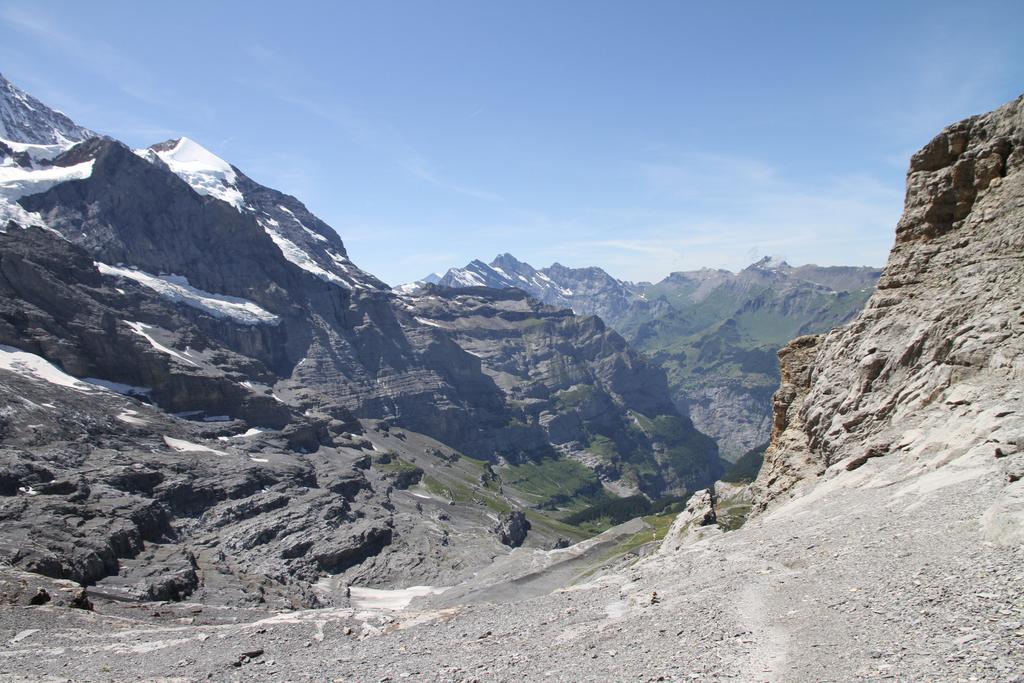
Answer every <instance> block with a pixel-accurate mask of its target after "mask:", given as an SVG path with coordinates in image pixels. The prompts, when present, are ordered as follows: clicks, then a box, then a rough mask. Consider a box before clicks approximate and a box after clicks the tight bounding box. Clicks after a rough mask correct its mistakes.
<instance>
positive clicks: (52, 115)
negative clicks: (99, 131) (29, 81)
mask: <svg viewBox="0 0 1024 683" xmlns="http://www.w3.org/2000/svg"><path fill="white" fill-rule="evenodd" d="M92 137H96V133H94V132H92V131H91V130H89V129H88V128H83V127H82V126H79V125H78V124H76V123H75V122H74V121H72V120H71V119H69V118H68V117H67V115H65V114H63V113H61V112H59V111H55V110H53V109H50V108H49V107H47V106H46V105H45V104H43V103H42V102H40V101H39V100H37V99H36V98H34V97H32V96H31V95H29V94H28V93H27V92H25V91H23V90H21V89H20V88H18V87H16V86H15V85H14V84H13V83H11V82H10V81H8V80H7V79H6V78H4V77H3V74H0V139H3V140H4V142H5V144H8V145H10V143H12V142H14V143H18V144H21V145H42V146H50V145H55V146H58V147H64V146H67V145H68V143H74V142H82V141H83V140H87V139H89V138H92ZM14 151H15V152H23V151H26V150H24V149H15V150H14Z"/></svg>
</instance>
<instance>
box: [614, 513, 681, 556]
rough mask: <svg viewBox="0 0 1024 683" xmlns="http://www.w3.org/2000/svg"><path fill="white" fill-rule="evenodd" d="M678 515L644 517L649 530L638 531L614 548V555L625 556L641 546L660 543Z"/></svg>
mask: <svg viewBox="0 0 1024 683" xmlns="http://www.w3.org/2000/svg"><path fill="white" fill-rule="evenodd" d="M678 514H679V513H676V512H672V513H666V514H661V515H648V516H646V517H644V521H645V522H647V523H648V524H649V525H650V526H651V528H649V529H644V530H643V531H639V532H637V533H635V534H633V535H632V536H630V537H629V538H628V539H626V541H625V542H623V543H622V544H621V545H619V546H617V547H616V548H615V552H614V555H616V556H617V555H625V554H626V553H630V552H633V551H635V550H636V549H637V548H640V547H641V546H645V545H647V544H648V543H655V542H660V541H662V540H663V539H664V538H665V536H666V535H667V534H668V530H669V528H671V526H672V522H674V521H675V520H676V516H677V515H678Z"/></svg>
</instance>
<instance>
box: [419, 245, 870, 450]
mask: <svg viewBox="0 0 1024 683" xmlns="http://www.w3.org/2000/svg"><path fill="white" fill-rule="evenodd" d="M879 273H880V271H878V270H877V269H873V268H863V267H844V266H831V267H821V266H815V265H804V266H799V267H793V266H791V265H789V264H788V263H786V262H785V261H777V260H775V259H772V258H769V257H765V258H763V259H761V260H760V261H758V262H757V263H754V264H752V265H750V266H749V267H747V268H745V269H743V270H742V271H740V272H739V273H732V272H730V271H727V270H714V269H709V268H705V269H702V270H698V271H690V272H678V273H672V274H671V275H669V276H668V277H667V278H665V279H664V280H662V281H661V282H658V283H655V284H652V283H631V282H625V281H621V280H617V279H615V278H613V277H612V276H611V275H609V274H608V273H606V272H605V271H603V270H601V269H600V268H567V267H565V266H563V265H561V264H558V263H556V264H554V265H552V266H551V267H549V268H542V269H540V270H538V269H535V268H533V267H532V266H531V265H529V264H528V263H523V262H522V261H519V260H517V259H516V258H515V257H513V256H512V255H510V254H502V255H500V256H498V257H496V258H495V259H494V260H493V261H492V262H491V263H490V264H486V263H484V262H482V261H473V262H472V263H470V264H468V265H467V266H466V267H464V268H452V269H450V270H449V271H448V272H447V273H445V275H444V277H442V278H441V279H440V280H439V281H438V284H439V285H442V286H445V287H491V288H496V289H503V288H509V287H515V288H518V289H522V290H523V291H525V292H528V293H529V294H531V295H532V296H534V297H536V298H538V299H539V300H541V301H543V302H544V303H547V304H549V305H552V306H557V307H564V308H569V309H572V310H573V311H574V312H576V313H577V314H580V315H597V316H599V317H601V319H602V320H604V321H605V322H606V323H608V324H609V325H610V326H611V327H613V328H614V329H615V330H617V331H618V332H620V333H621V334H622V335H623V336H624V337H625V338H626V340H627V341H628V342H629V344H630V345H631V346H633V347H634V348H636V349H637V350H639V351H641V352H643V353H645V354H647V355H648V356H649V357H651V358H652V359H654V360H655V361H656V362H657V363H659V364H660V365H662V366H663V367H664V368H665V369H666V371H667V372H668V376H669V386H670V390H671V392H672V395H673V398H674V400H675V402H676V405H677V406H678V407H679V408H680V409H681V410H682V411H684V412H685V413H686V414H688V415H689V417H691V418H692V420H693V422H694V424H695V425H696V426H697V428H698V429H700V430H701V431H703V432H704V433H706V434H709V435H711V436H712V437H713V438H715V440H716V441H717V442H718V445H719V449H720V452H721V455H722V457H723V458H725V459H726V460H729V461H735V460H737V459H739V458H740V457H741V456H742V455H744V454H745V453H747V452H749V451H751V450H753V449H755V448H757V447H759V446H763V445H764V444H765V443H766V442H767V440H768V435H769V432H770V425H771V396H772V394H773V393H774V392H775V390H776V389H777V388H778V386H779V373H778V367H777V363H776V359H775V351H776V350H777V349H778V348H779V347H781V346H782V345H784V344H786V343H787V342H788V341H789V340H790V339H792V338H793V337H795V336H797V335H802V334H809V333H815V332H824V331H827V330H829V329H832V328H833V327H835V326H837V325H839V324H841V323H843V322H846V321H847V320H849V319H850V318H851V317H852V316H853V315H854V314H855V313H856V312H857V311H859V310H860V308H861V307H862V306H863V304H864V302H865V301H866V300H867V298H868V296H869V295H870V293H871V291H872V290H873V288H874V283H875V281H876V280H877V279H878V276H879ZM406 289H407V290H408V291H415V288H413V289H409V287H408V286H406Z"/></svg>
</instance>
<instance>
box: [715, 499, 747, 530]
mask: <svg viewBox="0 0 1024 683" xmlns="http://www.w3.org/2000/svg"><path fill="white" fill-rule="evenodd" d="M752 507H753V506H752V505H751V504H750V503H748V502H725V503H719V505H718V525H719V526H720V527H722V528H723V529H725V530H726V531H735V530H736V529H739V528H740V527H741V526H743V523H744V522H746V521H747V516H748V515H749V514H750V509H751V508H752Z"/></svg>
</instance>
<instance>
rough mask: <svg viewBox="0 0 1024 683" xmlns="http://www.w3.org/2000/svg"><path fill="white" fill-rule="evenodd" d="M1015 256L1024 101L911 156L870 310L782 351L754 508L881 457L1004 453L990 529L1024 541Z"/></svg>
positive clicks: (1023, 351)
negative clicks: (1003, 477)
mask: <svg viewBox="0 0 1024 683" xmlns="http://www.w3.org/2000/svg"><path fill="white" fill-rule="evenodd" d="M1022 254H1024V99H1017V100H1016V101H1014V102H1011V103H1010V104H1007V105H1005V106H1004V107H1002V108H1000V109H998V110H996V111H994V112H992V113H990V114H986V115H984V116H976V117H973V118H970V119H967V120H966V121H963V122H960V123H958V124H955V125H953V126H950V127H949V128H947V129H945V130H944V131H943V132H942V133H940V134H939V135H938V136H937V137H935V139H933V140H932V141H931V142H930V143H928V145H927V146H925V148H924V149H922V150H921V151H920V152H918V153H917V154H915V155H914V157H913V159H912V160H911V164H910V171H909V173H908V175H907V196H906V207H905V210H904V214H903V216H902V218H901V219H900V222H899V224H898V225H897V227H896V244H895V246H894V247H893V250H892V253H891V255H890V257H889V262H888V264H887V265H886V268H885V270H884V272H883V274H882V278H881V279H880V280H879V283H878V288H877V291H876V292H875V294H874V295H872V297H871V299H870V300H869V301H868V303H867V306H866V307H865V309H864V311H863V312H862V313H861V314H860V315H859V316H858V317H857V318H855V319H854V320H853V321H852V322H851V323H850V324H849V325H846V326H844V327H841V328H838V329H836V330H834V331H833V332H831V333H829V334H827V335H824V336H819V337H801V338H798V339H796V340H794V341H793V342H792V343H790V344H789V346H787V347H786V348H785V349H783V350H782V351H781V352H780V354H779V358H780V362H781V366H782V376H783V384H782V388H781V389H780V391H779V393H778V394H777V396H776V398H775V408H774V426H773V434H772V443H771V446H770V447H769V449H768V451H767V453H766V456H765V466H764V468H763V469H762V470H761V474H760V476H759V478H758V480H757V487H756V488H757V490H758V491H759V494H760V498H759V502H760V504H761V505H762V506H764V505H767V504H769V503H771V502H772V501H774V500H776V499H779V498H782V497H785V496H787V495H790V494H791V493H792V492H793V491H794V490H795V489H797V488H798V487H800V486H802V485H805V484H807V483H809V482H813V481H815V480H816V479H818V478H819V477H820V476H822V475H823V474H826V473H832V472H834V471H836V470H854V469H857V468H859V467H862V466H863V465H864V464H865V463H866V462H867V461H868V460H869V459H873V458H897V459H901V460H903V459H905V460H908V461H910V462H915V461H919V462H921V463H922V465H921V466H922V467H939V466H941V464H942V462H939V463H933V464H931V465H926V464H924V463H926V462H927V461H928V457H929V456H931V455H934V454H935V453H941V454H942V458H941V460H942V461H943V462H948V461H952V460H956V459H966V460H970V459H972V458H991V459H995V458H998V459H999V460H1000V462H1001V463H1003V466H1004V467H1005V468H1007V470H1008V473H1007V484H1008V486H1007V488H1006V491H1005V492H1004V494H1003V496H1001V497H1000V498H999V500H997V501H995V502H994V505H993V509H992V515H991V516H990V518H989V519H988V520H987V526H986V533H987V534H988V537H989V538H991V539H992V540H994V541H999V542H1004V543H1020V542H1021V541H1024V516H1022V515H1024V493H1022V491H1021V487H1022V484H1021V483H1020V482H1019V481H1014V475H1013V474H1012V472H1010V470H1012V469H1013V468H1014V467H1017V468H1018V469H1019V467H1020V465H1019V464H1016V463H1018V461H1020V460H1021V459H1024V453H1022V450H1024V441H1022V439H1024V421H1022V415H1024V412H1022V411H1024V404H1022V399H1024V393H1022V386H1024V384H1022V382H1021V380H1022V378H1024V301H1022V296H1021V294H1022V292H1024V289H1022V283H1024V258H1022ZM940 472H941V470H940V471H939V472H936V475H935V476H936V478H937V479H938V478H940ZM1018 478H1019V474H1018Z"/></svg>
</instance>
